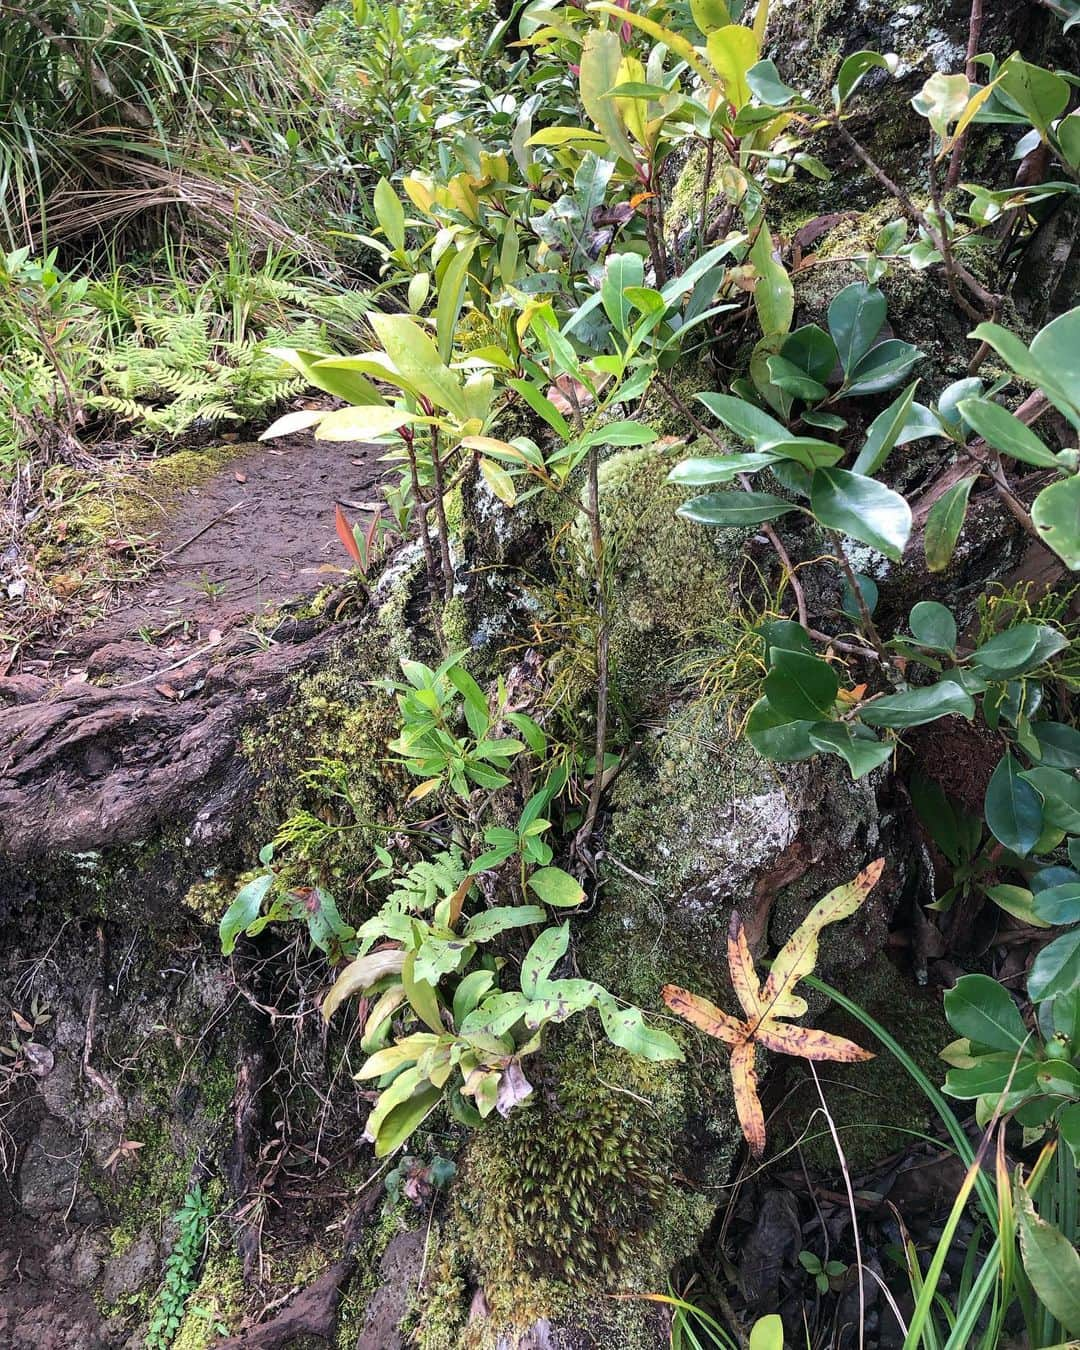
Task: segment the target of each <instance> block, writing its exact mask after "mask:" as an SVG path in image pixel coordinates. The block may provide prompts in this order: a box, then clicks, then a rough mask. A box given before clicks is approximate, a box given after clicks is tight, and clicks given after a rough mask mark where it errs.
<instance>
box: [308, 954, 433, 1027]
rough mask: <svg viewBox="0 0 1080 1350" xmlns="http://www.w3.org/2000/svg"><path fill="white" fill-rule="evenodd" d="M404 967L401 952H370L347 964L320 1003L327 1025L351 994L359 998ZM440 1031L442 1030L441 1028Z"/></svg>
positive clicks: (403, 956)
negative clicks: (374, 985)
mask: <svg viewBox="0 0 1080 1350" xmlns="http://www.w3.org/2000/svg"><path fill="white" fill-rule="evenodd" d="M404 966H405V953H404V952H403V951H402V950H401V949H400V948H396V947H395V948H387V949H384V950H383V951H379V952H369V953H368V954H367V955H366V956H358V957H357V958H356V960H355V961H350V962H349V964H348V965H347V966H346V967H345V969H344V970H343V971H342V972H341V973H340V975H338V977H337V979H336V980H335V981H334V983H333V985H332V986H331V988H330V992H329V993H328V994H327V995H326V997H325V998H324V999H323V1002H322V1015H323V1017H324V1018H325V1019H326V1021H328V1022H329V1020H330V1018H331V1016H332V1015H333V1013H334V1010H335V1009H336V1008H338V1007H339V1006H340V1005H341V1004H342V1003H343V1002H344V1000H345V999H347V998H351V997H352V995H353V994H362V993H364V991H365V990H367V989H370V988H371V986H372V985H373V984H376V983H377V982H378V981H379V980H382V979H385V978H386V976H387V975H400V974H401V972H402V970H403V969H404ZM439 1030H440V1031H441V1030H442V1028H441V1027H440V1028H439Z"/></svg>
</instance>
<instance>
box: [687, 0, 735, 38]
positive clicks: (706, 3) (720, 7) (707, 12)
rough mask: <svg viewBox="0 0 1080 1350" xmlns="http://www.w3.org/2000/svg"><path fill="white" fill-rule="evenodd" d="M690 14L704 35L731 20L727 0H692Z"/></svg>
mask: <svg viewBox="0 0 1080 1350" xmlns="http://www.w3.org/2000/svg"><path fill="white" fill-rule="evenodd" d="M690 14H691V16H692V18H693V20H694V22H695V23H696V24H697V26H698V28H699V30H700V31H701V33H702V34H703V35H704V36H706V37H707V36H708V35H709V34H710V33H712V32H713V31H714V30H715V29H717V28H724V27H726V25H727V24H729V23H730V22H731V11H730V10H729V9H728V7H727V5H726V3H725V0H690Z"/></svg>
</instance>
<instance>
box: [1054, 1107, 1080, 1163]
mask: <svg viewBox="0 0 1080 1350" xmlns="http://www.w3.org/2000/svg"><path fill="white" fill-rule="evenodd" d="M1058 1135H1059V1137H1060V1138H1061V1139H1062V1140H1063V1141H1064V1143H1066V1144H1067V1145H1068V1147H1069V1151H1070V1152H1071V1153H1072V1156H1073V1166H1074V1167H1080V1102H1074V1103H1073V1104H1072V1105H1071V1106H1066V1107H1065V1108H1064V1110H1063V1111H1062V1112H1061V1114H1060V1115H1059V1116H1058Z"/></svg>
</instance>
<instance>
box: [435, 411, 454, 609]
mask: <svg viewBox="0 0 1080 1350" xmlns="http://www.w3.org/2000/svg"><path fill="white" fill-rule="evenodd" d="M431 464H432V470H433V472H434V475H435V498H434V501H435V518H436V520H437V521H438V523H439V557H440V559H441V561H442V574H443V599H444V600H449V599H450V598H451V596H452V595H453V594H454V568H453V565H452V563H451V562H450V530H449V528H448V526H447V523H446V487H445V484H444V482H443V463H442V456H441V455H440V454H439V428H438V427H432V428H431Z"/></svg>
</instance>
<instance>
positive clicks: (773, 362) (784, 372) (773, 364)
mask: <svg viewBox="0 0 1080 1350" xmlns="http://www.w3.org/2000/svg"><path fill="white" fill-rule="evenodd" d="M765 365H766V368H767V369H768V372H769V379H770V380H771V381H772V382H773V384H775V385H776V386H777V388H779V389H782V390H783V391H784V393H785V394H790V395H791V397H792V398H801V399H803V400H804V401H805V402H806V403H820V402H821V400H822V399H823V398H825V397H826V396H827V395H828V392H829V391H828V390H827V389H826V388H825V386H824V385H823V384H819V383H818V382H817V380H812V379H811V378H810V376H809V375H807V374H806V372H805V371H802V370H800V369H799V367H798V366H796V365H793V364H792V362H790V361H788V360H786V359H785V358H784V357H782V356H769V357H766V359H765Z"/></svg>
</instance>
